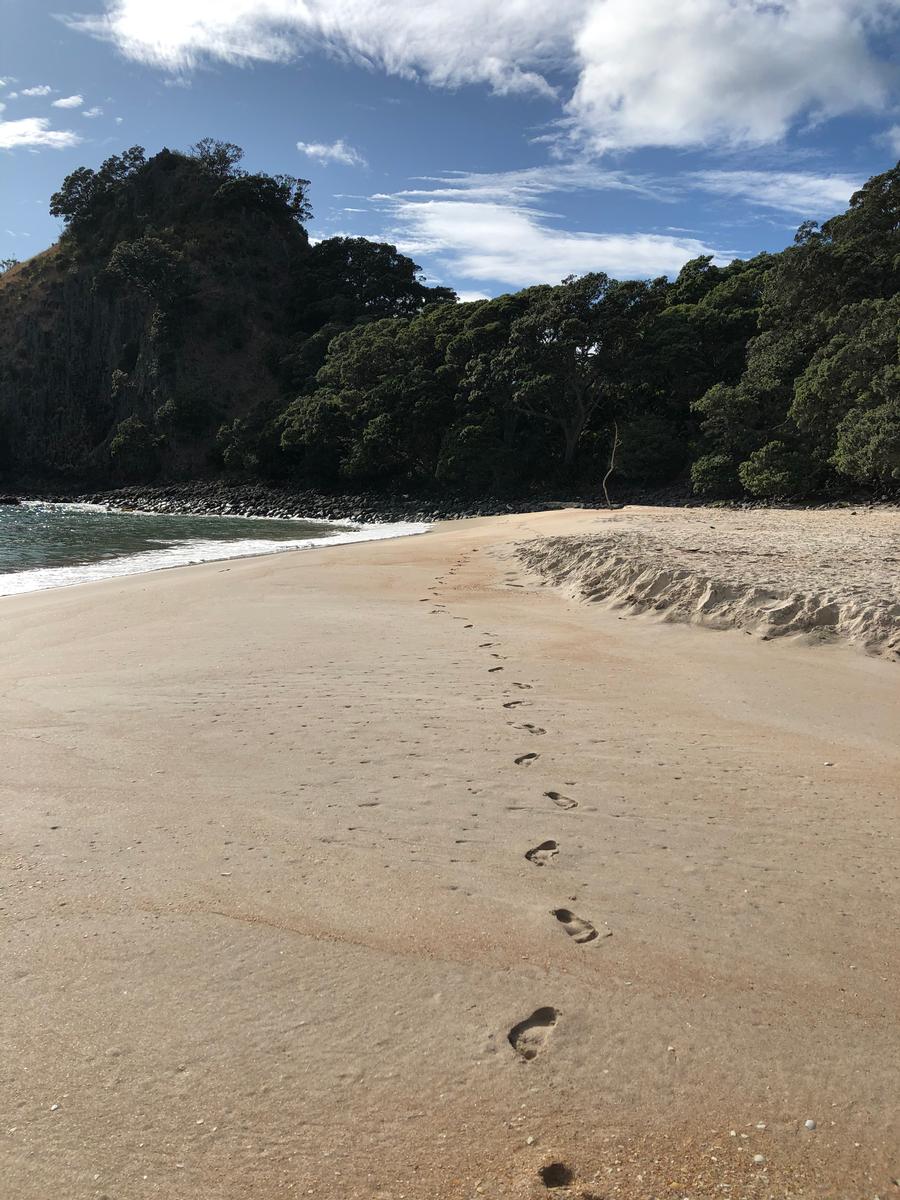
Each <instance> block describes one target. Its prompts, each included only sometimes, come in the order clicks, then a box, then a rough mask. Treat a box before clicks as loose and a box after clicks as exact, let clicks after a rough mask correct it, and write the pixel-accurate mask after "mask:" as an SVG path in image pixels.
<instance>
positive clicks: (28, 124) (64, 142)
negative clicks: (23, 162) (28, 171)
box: [0, 117, 82, 150]
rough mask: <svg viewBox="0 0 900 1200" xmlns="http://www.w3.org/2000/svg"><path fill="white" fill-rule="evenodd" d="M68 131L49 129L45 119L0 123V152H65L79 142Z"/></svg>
mask: <svg viewBox="0 0 900 1200" xmlns="http://www.w3.org/2000/svg"><path fill="white" fill-rule="evenodd" d="M81 140H82V139H81V138H80V137H79V136H78V134H77V133H73V132H72V131H71V130H68V129H51V128H50V122H49V121H48V120H47V118H46V117H26V118H24V119H23V120H21V121H0V150H66V149H68V148H69V147H70V146H77V145H78V144H79V143H80V142H81Z"/></svg>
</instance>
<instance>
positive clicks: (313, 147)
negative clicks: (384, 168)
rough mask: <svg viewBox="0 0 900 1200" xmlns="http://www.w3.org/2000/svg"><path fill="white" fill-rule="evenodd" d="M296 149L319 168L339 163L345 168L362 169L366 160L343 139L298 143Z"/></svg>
mask: <svg viewBox="0 0 900 1200" xmlns="http://www.w3.org/2000/svg"><path fill="white" fill-rule="evenodd" d="M297 149H298V150H299V151H300V153H301V154H305V155H306V156H307V158H312V159H314V160H315V161H316V162H317V163H318V164H319V165H320V166H322V167H325V166H327V165H328V164H329V163H340V164H341V165H342V166H345V167H364V166H366V165H367V164H366V160H365V159H364V158H363V156H362V155H361V154H360V152H359V151H358V150H356V149H355V148H354V147H353V146H350V145H348V143H347V142H345V141H344V139H343V138H338V140H337V141H336V142H330V143H329V142H298V143H297Z"/></svg>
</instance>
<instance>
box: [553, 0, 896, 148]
mask: <svg viewBox="0 0 900 1200" xmlns="http://www.w3.org/2000/svg"><path fill="white" fill-rule="evenodd" d="M898 16H900V9H898V6H897V3H896V0H781V2H780V3H777V4H776V3H761V2H759V0H731V2H730V3H723V0H667V2H666V3H665V4H661V3H660V2H659V0H605V2H604V3H602V4H601V3H594V4H592V5H591V6H590V13H589V15H588V17H587V20H586V21H585V23H584V25H583V27H582V28H581V29H580V31H579V33H578V37H577V41H576V45H577V51H578V56H579V60H580V68H581V69H580V76H579V80H578V85H577V87H576V89H575V91H574V94H573V96H572V98H571V100H570V102H569V105H568V113H569V117H570V119H571V121H572V123H573V128H574V129H575V131H576V133H577V134H578V135H579V136H586V137H587V138H588V140H589V141H590V142H591V144H592V145H593V146H594V147H595V148H596V149H608V148H613V147H631V146H692V145H715V144H725V145H741V144H749V145H762V144H765V143H770V142H774V141H778V140H779V139H781V138H782V137H784V135H785V134H786V133H787V132H788V130H789V129H790V127H791V126H792V125H793V124H795V123H796V122H798V121H801V120H809V119H817V120H818V119H822V118H827V117H833V116H836V115H838V114H840V113H846V112H852V111H854V110H858V109H864V108H875V109H878V108H880V107H882V106H884V105H885V104H886V103H887V101H888V91H889V79H890V71H889V68H888V66H887V64H886V63H884V62H879V61H877V59H876V57H875V52H874V49H873V47H874V45H875V43H876V41H877V40H878V38H879V35H880V34H883V33H884V31H885V29H886V28H887V26H888V25H889V24H890V25H893V26H895V27H896V22H897V19H898ZM867 35H868V37H867ZM882 44H883V45H884V48H885V49H887V42H886V41H885V42H883V43H882Z"/></svg>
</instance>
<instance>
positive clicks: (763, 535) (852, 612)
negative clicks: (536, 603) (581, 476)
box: [519, 507, 900, 660]
mask: <svg viewBox="0 0 900 1200" xmlns="http://www.w3.org/2000/svg"><path fill="white" fill-rule="evenodd" d="M519 553H520V556H521V558H522V561H523V562H524V563H525V564H526V565H527V566H529V567H530V568H532V569H533V570H535V571H537V572H538V573H539V574H541V575H543V576H545V577H546V578H548V579H549V580H551V581H552V582H553V583H555V584H557V585H561V586H564V587H565V588H566V589H567V591H568V592H569V594H570V595H572V596H575V597H578V598H579V599H584V600H590V601H601V602H605V603H607V604H608V605H609V606H610V607H612V608H627V609H630V610H631V611H634V612H647V611H652V612H657V613H662V614H663V617H664V619H666V620H670V621H687V622H691V623H694V624H698V625H708V626H710V627H712V628H718V629H731V628H738V629H744V630H746V631H747V632H756V633H758V634H760V636H762V637H764V638H767V639H771V638H773V637H784V636H787V635H795V634H801V635H805V636H806V638H807V640H809V641H835V640H845V641H849V642H853V643H854V644H855V645H857V646H859V647H860V648H862V649H864V650H867V651H868V652H870V653H872V654H883V655H885V656H886V657H888V658H890V659H892V660H896V659H897V657H898V656H900V514H898V513H897V511H896V509H867V508H865V507H863V508H860V509H858V510H852V509H845V510H837V511H834V510H833V511H824V512H823V511H820V512H816V511H812V512H798V511H793V510H783V509H782V510H779V509H762V510H759V509H757V510H752V511H750V512H741V511H732V510H729V509H724V510H715V509H708V508H707V509H683V508H681V509H678V508H676V509H640V508H628V509H625V510H624V511H623V512H621V513H618V514H616V515H610V516H609V518H608V520H606V521H604V522H603V524H602V526H601V528H600V529H599V530H598V531H597V532H595V533H592V534H591V535H589V536H587V537H584V536H576V537H552V538H542V539H540V540H537V541H534V542H529V543H526V544H525V545H524V546H522V548H521V549H520V551H519Z"/></svg>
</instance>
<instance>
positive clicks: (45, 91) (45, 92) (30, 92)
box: [20, 83, 53, 96]
mask: <svg viewBox="0 0 900 1200" xmlns="http://www.w3.org/2000/svg"><path fill="white" fill-rule="evenodd" d="M52 91H53V88H52V87H50V85H49V84H47V83H42V84H39V85H38V86H37V87H30V88H23V89H22V91H21V93H20V94H21V95H23V96H49V95H50V93H51V92H52Z"/></svg>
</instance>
